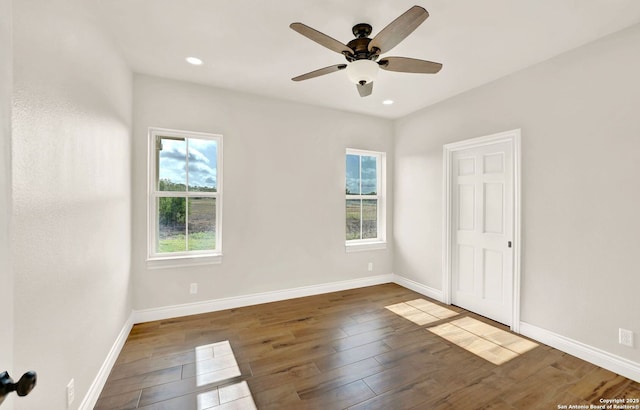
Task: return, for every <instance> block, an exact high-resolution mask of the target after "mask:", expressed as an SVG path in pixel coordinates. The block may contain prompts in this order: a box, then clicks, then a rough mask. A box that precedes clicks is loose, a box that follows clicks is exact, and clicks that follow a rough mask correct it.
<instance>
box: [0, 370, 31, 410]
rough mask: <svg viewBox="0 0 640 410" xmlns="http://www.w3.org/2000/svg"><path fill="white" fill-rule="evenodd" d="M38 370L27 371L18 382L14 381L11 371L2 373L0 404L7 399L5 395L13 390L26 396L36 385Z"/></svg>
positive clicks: (0, 377)
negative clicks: (10, 374)
mask: <svg viewBox="0 0 640 410" xmlns="http://www.w3.org/2000/svg"><path fill="white" fill-rule="evenodd" d="M36 379H37V375H36V372H26V373H25V374H23V375H22V377H21V378H20V380H18V383H14V382H13V379H12V378H11V376H9V373H7V372H2V373H0V404H2V402H3V401H4V399H5V396H6V395H7V394H9V393H11V392H12V391H15V392H16V393H17V394H18V396H21V397H22V396H26V395H27V394H29V393H30V392H31V390H33V388H34V387H36Z"/></svg>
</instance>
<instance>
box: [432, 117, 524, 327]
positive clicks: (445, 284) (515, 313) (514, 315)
mask: <svg viewBox="0 0 640 410" xmlns="http://www.w3.org/2000/svg"><path fill="white" fill-rule="evenodd" d="M520 138H521V130H520V129H519V128H518V129H515V130H511V131H505V132H500V133H497V134H491V135H487V136H484V137H477V138H471V139H467V140H464V141H458V142H452V143H450V144H445V145H443V147H442V163H443V172H442V175H443V183H442V192H443V195H442V198H443V203H442V211H443V216H442V218H443V221H444V223H443V229H442V296H443V300H442V302H444V303H446V304H449V305H450V304H451V299H452V296H451V292H452V289H451V239H452V234H451V229H452V226H451V222H452V221H451V212H452V210H451V206H452V201H451V181H452V175H451V165H452V161H451V159H452V156H453V153H454V152H456V151H461V150H465V149H469V148H477V147H482V146H486V145H492V144H497V143H502V142H511V144H512V147H513V150H512V155H513V158H512V160H513V208H514V209H513V219H514V220H513V289H512V292H513V299H512V303H513V305H512V312H511V330H512V331H513V332H515V333H520V264H521V256H522V255H521V253H522V242H521V241H522V238H521V221H520V218H521V212H520V211H521V198H520V193H521V164H520V161H521V150H520Z"/></svg>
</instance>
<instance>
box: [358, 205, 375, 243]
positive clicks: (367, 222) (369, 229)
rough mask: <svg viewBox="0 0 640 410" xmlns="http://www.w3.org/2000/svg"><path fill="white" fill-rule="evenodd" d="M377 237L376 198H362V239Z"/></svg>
mask: <svg viewBox="0 0 640 410" xmlns="http://www.w3.org/2000/svg"><path fill="white" fill-rule="evenodd" d="M377 237H378V200H377V199H363V200H362V239H372V238H377Z"/></svg>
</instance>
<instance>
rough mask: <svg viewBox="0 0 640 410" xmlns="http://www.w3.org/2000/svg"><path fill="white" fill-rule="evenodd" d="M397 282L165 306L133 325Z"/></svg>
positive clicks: (384, 279)
mask: <svg viewBox="0 0 640 410" xmlns="http://www.w3.org/2000/svg"><path fill="white" fill-rule="evenodd" d="M393 281H394V275H393V274H388V275H378V276H371V277H366V278H360V279H352V280H345V281H340V282H331V283H324V284H320V285H312V286H303V287H298V288H292V289H284V290H276V291H271V292H263V293H253V294H249V295H243V296H235V297H229V298H221V299H213V300H206V301H202V302H195V303H185V304H181V305H173V306H164V307H160V308H152V309H142V310H136V311H134V314H133V321H134V323H144V322H152V321H154V320H164V319H171V318H174V317H181V316H189V315H197V314H201V313H208V312H216V311H219V310H225V309H233V308H238V307H243V306H251V305H258V304H261V303H269V302H279V301H282V300H287V299H294V298H300V297H304V296H312V295H319V294H323V293H329V292H338V291H341V290H347V289H356V288H362V287H366V286H374V285H380V284H383V283H390V282H393Z"/></svg>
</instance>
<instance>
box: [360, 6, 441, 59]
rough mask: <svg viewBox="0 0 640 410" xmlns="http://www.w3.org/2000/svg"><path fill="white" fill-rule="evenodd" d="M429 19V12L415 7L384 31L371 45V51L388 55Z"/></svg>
mask: <svg viewBox="0 0 640 410" xmlns="http://www.w3.org/2000/svg"><path fill="white" fill-rule="evenodd" d="M427 17H429V13H428V12H427V10H425V9H424V8H422V7H420V6H413V7H411V8H410V9H409V10H407V11H406V12H404V14H402V15H401V16H400V17H398V18H397V19H395V20H393V21H392V22H391V23H389V25H388V26H387V27H385V28H383V29H382V31H381V32H379V33H378V34H377V35H376V36H375V37H374V38H373V39H372V40H371V42H370V43H369V51H374V49H378V50H380V51H379V54H382V53H386V52H388V51H390V50H391V49H392V48H394V47H395V46H397V45H398V43H400V42H401V41H402V40H404V39H405V38H406V37H407V36H408V35H409V34H411V33H413V31H414V30H415V29H416V28H418V26H419V25H420V24H422V22H423V21H425V20H426V19H427Z"/></svg>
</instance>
